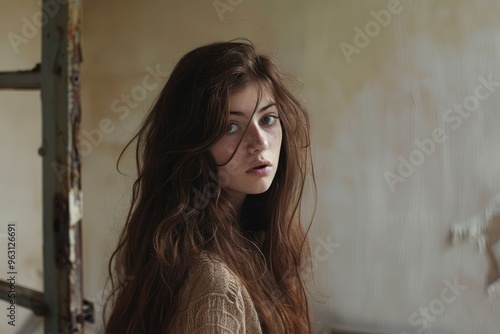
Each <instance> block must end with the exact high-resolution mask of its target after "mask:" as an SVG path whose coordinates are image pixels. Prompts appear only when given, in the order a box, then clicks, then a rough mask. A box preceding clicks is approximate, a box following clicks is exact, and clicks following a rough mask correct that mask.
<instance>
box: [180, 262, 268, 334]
mask: <svg viewBox="0 0 500 334" xmlns="http://www.w3.org/2000/svg"><path fill="white" fill-rule="evenodd" d="M174 319H175V320H174V326H173V328H172V329H171V333H175V334H187V333H189V334H261V333H262V329H261V326H260V322H259V318H258V315H257V311H256V310H255V306H254V305H253V302H252V300H251V298H250V295H249V294H248V291H247V290H246V288H245V287H244V286H243V284H242V283H241V282H240V280H239V279H238V278H237V277H236V276H235V275H234V274H233V273H232V272H231V271H230V270H229V268H228V267H227V266H226V265H225V264H224V263H223V262H221V261H218V260H216V259H213V258H211V257H208V255H206V254H204V255H202V256H201V257H200V258H199V259H198V261H197V262H196V263H195V264H194V266H193V268H192V274H191V275H190V277H189V278H188V280H187V281H186V283H185V285H184V288H183V290H182V292H181V297H180V301H179V311H178V312H177V314H176V316H175V317H174Z"/></svg>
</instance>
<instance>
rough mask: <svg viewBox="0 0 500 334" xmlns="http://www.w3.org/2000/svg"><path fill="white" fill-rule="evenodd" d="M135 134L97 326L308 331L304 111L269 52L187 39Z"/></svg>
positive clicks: (126, 333) (130, 330)
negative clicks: (126, 197) (105, 304)
mask: <svg viewBox="0 0 500 334" xmlns="http://www.w3.org/2000/svg"><path fill="white" fill-rule="evenodd" d="M133 140H137V149H136V162H137V169H138V177H137V180H136V182H135V183H134V187H133V195H132V204H131V208H130V211H129V214H128V217H127V220H126V224H125V227H124V229H123V231H122V233H121V236H120V239H119V243H118V247H117V249H116V250H115V252H114V253H113V256H112V258H111V261H110V275H111V278H112V283H113V284H112V288H113V289H112V291H113V292H112V294H111V296H110V300H109V301H110V303H111V304H112V305H111V313H110V316H109V319H108V320H107V321H106V333H108V334H115V333H116V334H137V333H142V334H155V333H174V334H180V333H300V334H305V333H311V322H310V318H309V310H308V303H307V298H306V294H305V285H304V279H303V273H304V269H306V268H307V265H308V264H309V246H308V242H307V239H306V233H305V232H304V230H303V228H302V227H301V222H300V207H301V198H302V194H303V191H304V185H305V181H306V176H308V175H311V176H312V177H313V179H312V180H313V183H314V176H313V174H312V168H311V166H312V164H311V156H310V146H309V144H310V143H309V142H310V136H309V119H308V116H307V113H306V111H305V109H304V108H303V107H302V106H301V105H300V103H299V102H298V101H297V99H296V98H294V97H293V96H292V94H291V93H290V91H289V90H288V89H287V88H286V87H285V86H284V84H283V83H282V79H281V76H280V74H279V71H278V69H277V68H276V66H275V65H274V63H273V62H272V61H271V59H270V58H269V57H267V56H264V55H260V54H257V53H256V51H255V49H254V47H253V45H252V44H251V43H250V42H247V41H243V42H235V41H232V42H224V43H213V44H209V45H206V46H202V47H199V48H197V49H195V50H193V51H191V52H189V53H188V54H186V55H185V56H184V57H182V59H181V60H180V61H179V62H178V64H177V65H176V67H175V68H174V70H173V72H172V74H171V76H170V78H169V80H168V82H167V83H166V85H165V87H164V88H163V90H162V92H161V94H160V96H159V98H158V99H157V101H156V103H155V104H154V106H153V108H152V109H151V111H150V112H149V114H148V115H147V117H146V119H145V121H144V123H143V124H142V126H141V128H140V130H139V132H138V134H137V135H136V136H135V137H134V139H133ZM129 145H130V143H129Z"/></svg>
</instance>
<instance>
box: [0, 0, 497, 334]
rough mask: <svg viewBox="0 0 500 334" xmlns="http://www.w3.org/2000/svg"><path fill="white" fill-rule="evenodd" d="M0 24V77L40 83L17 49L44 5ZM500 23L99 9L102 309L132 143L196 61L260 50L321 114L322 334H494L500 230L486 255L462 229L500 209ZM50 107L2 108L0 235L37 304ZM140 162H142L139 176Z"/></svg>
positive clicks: (93, 37) (92, 108) (477, 9)
mask: <svg viewBox="0 0 500 334" xmlns="http://www.w3.org/2000/svg"><path fill="white" fill-rule="evenodd" d="M214 3H215V4H220V3H224V4H226V7H225V9H226V11H224V12H222V11H221V10H219V12H218V11H217V10H216V9H215V7H214ZM0 8H1V13H0V16H1V19H0V36H1V38H0V45H1V47H0V69H2V70H5V69H16V68H29V67H31V66H32V65H33V64H34V63H35V62H36V61H38V59H39V55H38V53H39V43H40V34H39V32H38V33H34V34H33V36H31V35H30V36H31V37H29V38H27V42H26V43H23V44H20V45H18V46H17V47H14V46H13V45H12V43H11V42H10V41H9V39H8V38H7V35H8V33H9V32H14V33H16V34H19V35H22V34H23V30H22V29H23V26H24V25H25V24H26V23H25V20H24V19H23V18H26V20H32V17H33V15H34V14H36V13H37V12H38V11H39V10H40V9H39V6H38V5H37V1H24V2H19V1H12V0H11V1H9V0H1V3H0ZM499 14H500V4H499V3H498V2H496V1H494V0H482V1H472V0H468V1H465V0H460V1H453V0H446V1H431V0H422V1H411V0H401V1H395V0H393V1H379V0H377V1H361V0H359V1H358V0H357V1H327V0H325V1H314V2H305V1H248V0H242V1H236V0H232V1H229V0H227V1H226V0H221V1H215V2H213V1H201V0H198V1H190V2H187V1H186V2H183V1H175V2H174V1H153V0H149V1H141V2H123V1H121V2H120V1H95V0H87V1H85V3H84V30H83V48H84V54H83V56H84V63H83V65H82V83H83V85H82V87H83V91H82V98H83V102H82V106H83V123H82V143H83V144H82V154H83V155H84V157H83V191H84V195H85V196H84V203H85V204H84V251H85V258H84V263H85V281H84V282H85V295H86V296H87V298H88V299H92V300H94V301H95V302H96V305H97V306H98V308H99V306H100V305H101V304H102V298H101V294H102V290H101V289H102V287H103V284H104V282H105V279H106V267H107V260H108V258H109V255H110V253H111V251H112V248H113V245H114V242H115V241H116V237H117V233H118V231H119V230H120V227H121V224H122V223H123V219H124V216H125V214H126V210H127V205H128V200H129V192H130V186H131V184H132V179H131V178H128V177H125V176H122V175H120V174H119V173H118V172H117V171H116V169H115V162H116V159H117V157H118V154H119V152H120V150H121V149H122V148H123V145H124V144H125V142H126V141H127V140H128V139H129V138H130V137H131V136H132V134H133V132H134V131H135V129H136V128H137V126H138V124H139V122H140V120H141V119H142V117H143V116H144V114H145V113H146V112H147V110H148V108H149V106H150V105H151V103H152V101H153V99H154V97H155V96H156V94H157V93H158V92H159V89H160V87H161V84H162V83H163V82H164V81H165V80H166V78H167V77H168V73H169V72H170V71H171V69H172V67H173V65H174V64H175V62H176V60H178V58H179V57H180V56H182V55H183V54H184V53H185V52H187V51H188V50H190V49H192V48H194V47H196V46H199V45H201V44H204V43H208V42H212V41H215V40H228V39H232V38H236V37H247V38H249V39H251V40H252V41H254V42H255V43H256V45H257V46H258V48H259V49H260V50H261V51H263V52H267V53H271V54H273V55H275V56H276V58H277V60H278V62H279V63H280V64H281V66H282V68H283V69H284V70H286V71H287V72H289V73H292V74H294V75H295V76H296V77H297V78H299V79H300V81H301V82H293V83H292V86H293V89H294V91H296V92H298V93H299V94H300V95H301V97H302V98H303V100H304V101H305V103H306V104H307V106H308V107H309V109H310V111H311V116H312V124H313V133H314V134H313V137H314V142H313V144H314V155H315V164H316V169H317V170H316V172H317V183H318V195H319V196H318V211H317V214H316V218H315V221H314V224H313V228H312V231H311V244H312V247H313V255H314V263H315V267H314V268H315V270H314V274H315V277H316V284H315V285H311V286H312V287H311V292H312V294H313V296H314V299H316V301H315V300H314V299H313V298H312V299H311V304H312V308H313V310H314V314H315V322H316V323H317V329H318V331H322V330H323V329H325V330H327V329H328V328H329V327H330V326H331V325H340V326H347V327H352V328H359V329H363V328H364V329H377V330H379V331H381V332H392V333H398V334H402V333H404V332H406V333H412V334H413V333H439V334H440V333H460V334H469V333H495V331H496V329H497V328H498V327H499V325H500V322H499V320H498V319H500V317H499V315H500V307H499V305H500V304H499V303H500V300H499V297H498V296H497V295H496V294H495V292H494V291H493V293H491V294H488V293H487V291H486V290H487V287H488V284H490V283H492V282H494V281H495V279H497V278H498V275H499V273H498V270H497V268H496V267H495V262H494V260H493V255H492V254H493V252H492V251H491V250H490V248H491V247H492V245H493V244H494V242H495V241H496V239H495V238H497V237H498V236H495V229H494V228H493V227H496V226H497V225H498V224H500V219H498V218H491V219H490V225H489V226H490V229H489V230H486V231H484V233H482V234H481V233H479V235H478V236H479V237H478V238H476V237H474V238H472V239H471V240H470V242H469V241H468V240H467V239H466V240H464V241H459V242H457V243H455V244H452V243H451V242H450V230H451V228H452V227H453V226H454V225H455V224H463V226H464V229H465V230H467V229H468V227H470V226H473V227H477V226H479V227H481V226H485V224H486V223H487V220H488V218H490V217H493V216H494V207H495V198H496V197H497V196H498V195H499V194H500V173H499V171H500V146H499V143H500V132H499V131H498V129H499V128H500V112H499V111H498V110H497V109H498V105H500V68H499V66H498V57H499V56H500V23H499V22H498V15H499ZM144 82H147V85H145V84H144ZM39 106H40V103H39V99H38V95H37V94H36V93H15V94H9V93H6V92H0V113H1V116H2V121H1V122H0V138H1V145H0V155H1V156H2V157H4V158H3V159H2V163H1V167H0V168H1V170H0V172H1V175H2V177H1V180H2V181H1V182H2V189H1V191H0V202H1V203H2V204H1V207H2V210H1V212H0V226H2V227H0V228H2V229H3V230H0V237H1V236H3V235H4V234H5V233H6V232H5V229H6V224H7V223H8V222H16V223H17V226H18V231H19V232H18V235H19V236H18V238H19V242H20V245H19V261H20V264H19V266H20V267H21V268H22V271H20V273H21V274H20V280H21V281H22V282H23V283H24V284H27V285H29V286H32V287H35V288H41V286H42V281H41V277H42V276H41V258H40V251H39V250H40V249H41V235H40V233H41V228H40V224H41V200H40V196H39V194H40V191H41V190H40V189H41V187H40V183H41V179H40V172H41V168H40V159H39V158H38V157H37V156H36V150H37V148H38V146H39V145H40V137H41V134H40V127H41V122H40V112H39ZM104 124H107V125H104ZM131 161H132V160H131V157H130V156H126V158H125V164H124V165H123V169H124V170H125V171H127V170H128V171H131V166H132V165H131ZM469 230H470V229H469ZM2 233H3V234H2ZM481 236H483V237H484V238H482V237H481ZM478 242H479V245H478ZM482 244H484V247H483V248H484V250H483V252H481V251H480V250H481V247H479V246H481V245H482ZM0 246H1V247H5V245H4V242H3V239H2V243H1V244H0ZM2 249H4V248H2ZM2 252H4V253H5V251H4V250H2ZM0 256H1V255H0ZM0 263H1V266H2V267H1V268H0V270H1V273H0V275H1V276H4V273H5V271H6V270H5V269H4V267H3V265H4V261H2V262H0ZM0 305H2V308H4V307H3V305H6V304H4V303H3V302H2V303H0ZM20 313H22V314H19V317H18V320H19V326H16V328H15V330H14V331H13V329H12V328H11V327H8V326H6V321H2V322H1V323H0V332H2V333H4V332H5V333H16V330H17V332H18V333H21V328H22V326H23V325H25V326H27V324H28V323H30V324H32V326H34V327H35V326H36V325H37V324H38V323H40V321H38V322H37V320H34V319H36V318H34V317H32V316H30V314H29V312H20ZM98 315H99V314H98ZM25 328H28V327H25ZM99 328H100V326H99V324H96V325H94V326H88V332H89V333H93V332H98V331H99ZM30 330H31V329H30Z"/></svg>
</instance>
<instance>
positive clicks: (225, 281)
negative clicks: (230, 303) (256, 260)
mask: <svg viewBox="0 0 500 334" xmlns="http://www.w3.org/2000/svg"><path fill="white" fill-rule="evenodd" d="M186 285H187V288H188V289H189V288H191V293H190V294H191V296H192V295H193V293H195V294H197V295H200V296H203V295H206V294H221V295H228V294H229V295H234V296H237V295H240V294H241V288H242V285H241V282H240V280H239V279H238V277H237V276H236V275H235V274H234V273H233V272H232V271H231V270H230V269H229V267H228V266H227V265H226V264H225V263H224V262H223V261H221V260H220V259H219V258H218V257H217V256H216V255H213V254H209V253H201V254H200V255H199V256H198V257H197V258H196V259H194V261H193V265H192V268H191V270H190V275H189V278H188V280H187V281H186Z"/></svg>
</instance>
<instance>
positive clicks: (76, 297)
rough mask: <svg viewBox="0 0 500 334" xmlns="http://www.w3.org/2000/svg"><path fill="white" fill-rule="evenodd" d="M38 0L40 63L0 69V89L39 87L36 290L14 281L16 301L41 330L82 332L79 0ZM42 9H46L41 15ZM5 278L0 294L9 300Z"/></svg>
mask: <svg viewBox="0 0 500 334" xmlns="http://www.w3.org/2000/svg"><path fill="white" fill-rule="evenodd" d="M54 4H55V2H54V1H49V0H43V2H42V14H43V15H45V16H46V17H47V21H46V22H45V23H44V25H43V28H42V63H41V64H37V66H35V68H33V69H32V70H29V71H17V72H4V73H0V89H41V98H42V128H43V130H42V146H41V148H40V149H39V152H38V153H39V154H40V155H41V156H42V160H43V162H42V171H43V275H44V293H41V292H38V291H34V290H31V289H28V288H25V287H21V286H16V300H15V301H16V304H17V305H19V306H23V307H27V308H30V309H32V310H33V312H34V313H35V314H37V315H40V316H44V318H45V325H44V331H45V333H46V334H56V333H75V332H76V333H82V332H83V327H84V321H85V320H88V321H93V307H92V304H91V303H89V302H87V301H85V300H84V299H83V289H82V248H81V224H82V192H81V178H80V154H79V151H78V145H77V144H78V139H77V138H78V135H79V128H80V117H81V109H80V93H79V88H80V73H79V69H80V63H81V61H82V57H81V49H80V41H81V28H80V27H81V18H82V15H81V10H82V1H81V0H68V1H67V2H63V3H59V2H58V3H57V4H58V5H59V6H58V8H57V10H54ZM47 13H50V15H48V14H47ZM9 285H10V284H9V283H8V282H7V281H3V280H2V281H1V282H0V298H1V299H5V300H9V298H8V291H9Z"/></svg>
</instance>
